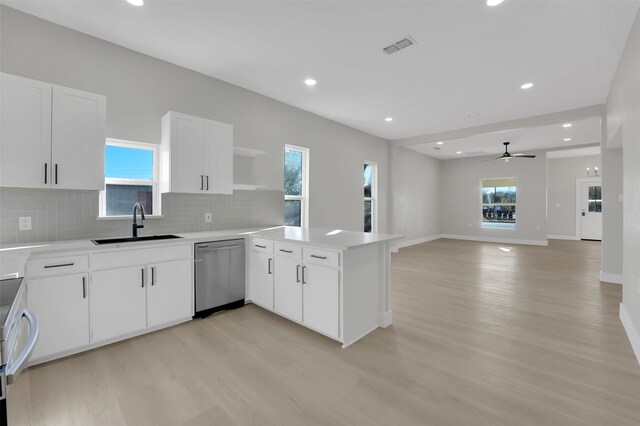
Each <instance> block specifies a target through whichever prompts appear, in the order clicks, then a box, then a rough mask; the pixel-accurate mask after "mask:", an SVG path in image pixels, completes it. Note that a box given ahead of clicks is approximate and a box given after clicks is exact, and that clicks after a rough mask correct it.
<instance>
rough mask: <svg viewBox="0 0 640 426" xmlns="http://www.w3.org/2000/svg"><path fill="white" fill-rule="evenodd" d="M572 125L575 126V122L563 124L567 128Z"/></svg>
mask: <svg viewBox="0 0 640 426" xmlns="http://www.w3.org/2000/svg"><path fill="white" fill-rule="evenodd" d="M571 126H573V124H571V123H564V124H563V125H562V127H565V128H567V127H571Z"/></svg>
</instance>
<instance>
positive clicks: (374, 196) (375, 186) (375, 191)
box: [362, 161, 378, 234]
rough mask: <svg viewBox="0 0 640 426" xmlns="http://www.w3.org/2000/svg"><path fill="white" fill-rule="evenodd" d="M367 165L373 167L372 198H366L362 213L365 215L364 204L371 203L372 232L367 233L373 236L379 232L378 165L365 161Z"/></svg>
mask: <svg viewBox="0 0 640 426" xmlns="http://www.w3.org/2000/svg"><path fill="white" fill-rule="evenodd" d="M367 164H368V165H369V166H371V197H364V201H363V203H362V212H363V214H364V202H366V201H371V231H370V232H367V233H372V234H373V233H376V232H378V163H376V162H375V161H365V162H364V165H367ZM362 181H363V184H364V167H363V170H362ZM363 220H364V216H363ZM363 231H364V223H363Z"/></svg>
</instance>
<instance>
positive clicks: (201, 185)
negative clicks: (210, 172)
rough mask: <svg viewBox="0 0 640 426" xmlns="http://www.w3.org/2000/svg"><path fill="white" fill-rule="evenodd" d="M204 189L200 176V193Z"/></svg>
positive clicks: (202, 177) (202, 179)
mask: <svg viewBox="0 0 640 426" xmlns="http://www.w3.org/2000/svg"><path fill="white" fill-rule="evenodd" d="M203 189H204V175H200V191H202V190H203Z"/></svg>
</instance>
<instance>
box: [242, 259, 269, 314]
mask: <svg viewBox="0 0 640 426" xmlns="http://www.w3.org/2000/svg"><path fill="white" fill-rule="evenodd" d="M249 259H250V262H251V266H250V278H249V291H248V295H247V298H248V299H251V301H252V302H253V303H256V304H258V305H260V306H262V307H263V308H266V309H269V310H273V255H271V254H269V253H261V252H255V251H252V252H251V255H250V256H249Z"/></svg>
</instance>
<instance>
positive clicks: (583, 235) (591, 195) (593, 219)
mask: <svg viewBox="0 0 640 426" xmlns="http://www.w3.org/2000/svg"><path fill="white" fill-rule="evenodd" d="M581 185H582V191H581V194H582V195H581V200H582V201H581V205H580V220H581V224H580V239H582V240H602V184H601V183H600V182H582V183H581Z"/></svg>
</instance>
